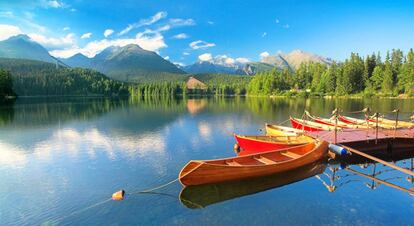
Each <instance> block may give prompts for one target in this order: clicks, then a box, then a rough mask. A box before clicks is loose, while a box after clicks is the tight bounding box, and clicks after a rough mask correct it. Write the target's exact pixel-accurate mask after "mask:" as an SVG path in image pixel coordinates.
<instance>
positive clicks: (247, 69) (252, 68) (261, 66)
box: [243, 62, 275, 75]
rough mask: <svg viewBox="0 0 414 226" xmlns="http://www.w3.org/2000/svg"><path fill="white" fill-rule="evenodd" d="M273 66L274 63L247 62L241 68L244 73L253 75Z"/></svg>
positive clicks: (271, 68) (268, 69)
mask: <svg viewBox="0 0 414 226" xmlns="http://www.w3.org/2000/svg"><path fill="white" fill-rule="evenodd" d="M274 68H275V66H274V65H272V64H268V63H263V62H249V63H246V65H245V66H244V68H243V71H244V73H245V74H246V75H255V74H257V73H260V72H264V71H271V70H273V69H274Z"/></svg>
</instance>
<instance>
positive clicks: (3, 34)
mask: <svg viewBox="0 0 414 226" xmlns="http://www.w3.org/2000/svg"><path fill="white" fill-rule="evenodd" d="M18 34H22V31H21V30H20V28H19V27H16V26H13V25H7V24H0V41H2V40H6V39H8V38H10V37H11V36H15V35H18Z"/></svg>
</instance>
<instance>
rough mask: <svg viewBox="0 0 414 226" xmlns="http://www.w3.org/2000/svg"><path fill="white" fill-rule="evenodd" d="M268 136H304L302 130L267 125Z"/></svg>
mask: <svg viewBox="0 0 414 226" xmlns="http://www.w3.org/2000/svg"><path fill="white" fill-rule="evenodd" d="M265 129H266V135H267V136H292V137H296V136H299V135H301V134H303V131H302V130H300V129H295V128H292V127H286V126H279V125H271V124H265Z"/></svg>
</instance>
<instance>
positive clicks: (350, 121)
mask: <svg viewBox="0 0 414 226" xmlns="http://www.w3.org/2000/svg"><path fill="white" fill-rule="evenodd" d="M338 119H339V120H340V121H342V122H345V123H348V124H354V125H367V126H369V127H371V128H375V127H376V120H375V119H373V120H374V121H372V120H365V119H357V118H351V117H348V116H343V115H340V116H339V118H338ZM378 127H380V128H383V129H395V123H394V124H393V125H391V124H386V123H381V122H380V120H378ZM397 128H404V126H401V125H398V127H397Z"/></svg>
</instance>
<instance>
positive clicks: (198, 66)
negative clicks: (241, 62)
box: [183, 61, 244, 74]
mask: <svg viewBox="0 0 414 226" xmlns="http://www.w3.org/2000/svg"><path fill="white" fill-rule="evenodd" d="M183 70H184V71H185V72H187V73H190V74H204V73H209V74H244V72H243V67H237V66H234V65H221V64H217V63H214V62H209V61H199V62H196V63H194V64H191V65H187V66H184V67H183Z"/></svg>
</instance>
